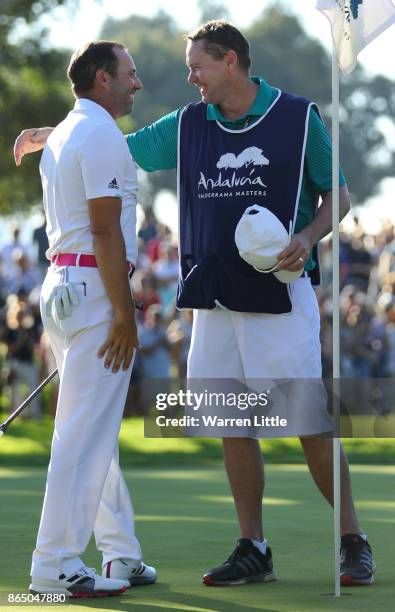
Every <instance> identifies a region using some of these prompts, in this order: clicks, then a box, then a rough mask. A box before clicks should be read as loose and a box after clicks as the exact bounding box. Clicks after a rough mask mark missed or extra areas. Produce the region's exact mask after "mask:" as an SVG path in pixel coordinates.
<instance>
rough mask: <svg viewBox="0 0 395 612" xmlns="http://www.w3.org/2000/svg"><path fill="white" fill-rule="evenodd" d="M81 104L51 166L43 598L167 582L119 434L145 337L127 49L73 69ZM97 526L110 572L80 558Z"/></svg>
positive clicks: (109, 49)
mask: <svg viewBox="0 0 395 612" xmlns="http://www.w3.org/2000/svg"><path fill="white" fill-rule="evenodd" d="M68 76H69V78H70V80H71V83H72V89H73V92H74V94H75V97H76V98H77V101H76V104H75V107H74V109H73V110H72V111H71V112H70V113H69V114H68V116H67V117H66V119H65V120H64V121H63V122H62V123H61V124H60V125H59V126H58V127H57V128H56V129H55V130H54V131H53V133H52V135H51V137H50V138H49V140H48V143H47V145H46V147H45V149H44V152H43V156H42V159H41V164H40V171H41V178H42V184H43V192H44V207H45V214H46V219H47V232H48V239H49V245H50V246H49V249H48V251H47V256H48V258H49V259H50V260H51V262H52V265H51V267H50V269H49V271H48V274H47V277H46V279H45V282H44V285H43V288H42V295H41V311H42V318H43V322H44V326H45V329H46V331H47V332H48V334H49V337H50V341H51V346H52V348H53V351H54V354H55V357H56V362H57V366H58V369H59V373H60V388H59V399H58V406H57V413H56V420H55V431H54V436H53V441H52V451H51V461H50V465H49V470H48V478H47V488H46V493H45V499H44V505H43V510H42V516H41V522H40V527H39V532H38V537H37V545H36V549H35V551H34V553H33V562H32V570H31V574H32V584H31V585H30V589H31V591H32V592H39V593H63V594H65V595H69V596H72V597H85V596H86V597H92V596H105V595H113V594H119V593H122V592H123V591H124V590H125V588H126V587H127V586H130V585H133V584H148V583H152V582H154V581H155V579H156V572H155V570H154V568H151V567H149V566H146V565H144V564H143V563H142V554H141V549H140V545H139V543H138V541H137V539H136V537H135V535H134V514H133V508H132V505H131V501H130V498H129V493H128V491H127V488H126V485H125V482H124V480H123V477H122V474H121V471H120V468H119V465H118V433H119V429H120V424H121V418H122V413H123V409H124V404H125V399H126V394H127V390H128V386H129V381H130V374H131V368H132V362H133V357H134V352H135V349H136V348H137V347H138V339H137V332H136V325H135V316H134V306H133V300H132V296H131V291H130V286H129V278H128V276H130V272H131V271H132V269H133V264H134V262H135V261H136V255H137V247H136V191H137V183H136V169H135V166H134V163H133V160H132V159H131V157H130V154H129V151H128V148H127V145H126V142H125V139H124V137H123V135H122V133H121V132H120V130H119V129H118V127H117V125H116V123H115V119H116V118H118V117H121V116H123V115H126V114H128V113H129V112H130V111H131V108H132V104H133V97H134V94H135V93H136V92H137V91H138V90H139V89H141V88H142V84H141V82H140V80H139V78H138V76H137V73H136V68H135V65H134V62H133V60H132V58H131V57H130V55H129V54H128V53H127V51H126V49H125V48H124V47H122V46H121V45H118V44H115V43H108V42H99V43H90V44H89V45H86V46H85V47H84V48H83V49H81V50H80V51H78V52H76V53H75V54H74V55H73V57H72V59H71V63H70V66H69V70H68ZM92 530H93V531H94V534H95V538H96V544H97V547H98V549H99V550H100V551H102V553H103V576H98V575H96V573H95V572H94V571H93V570H91V569H89V568H86V567H85V566H84V562H83V561H82V560H81V558H80V555H81V554H82V553H83V552H84V550H85V548H86V546H87V544H88V542H89V539H90V537H91V534H92Z"/></svg>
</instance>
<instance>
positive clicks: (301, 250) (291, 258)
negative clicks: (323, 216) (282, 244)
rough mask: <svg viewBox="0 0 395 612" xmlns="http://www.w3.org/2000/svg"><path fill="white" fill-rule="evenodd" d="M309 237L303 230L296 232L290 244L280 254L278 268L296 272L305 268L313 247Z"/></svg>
mask: <svg viewBox="0 0 395 612" xmlns="http://www.w3.org/2000/svg"><path fill="white" fill-rule="evenodd" d="M312 246H313V245H311V244H310V241H309V239H308V237H307V236H306V235H305V234H304V233H303V231H302V232H299V234H294V235H293V236H292V237H291V240H290V242H289V244H288V246H287V247H286V248H285V249H283V250H282V251H281V253H279V254H278V256H277V259H278V261H279V262H280V263H279V265H278V266H277V270H289V271H290V272H296V270H300V269H301V268H304V266H305V265H306V262H307V260H308V258H309V256H310V251H311V249H312Z"/></svg>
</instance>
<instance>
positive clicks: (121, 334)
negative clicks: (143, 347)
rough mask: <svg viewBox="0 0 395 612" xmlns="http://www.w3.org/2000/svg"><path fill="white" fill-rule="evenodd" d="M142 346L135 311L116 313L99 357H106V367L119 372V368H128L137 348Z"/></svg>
mask: <svg viewBox="0 0 395 612" xmlns="http://www.w3.org/2000/svg"><path fill="white" fill-rule="evenodd" d="M138 348H140V346H139V341H138V336H137V327H136V321H135V318H134V311H132V312H130V313H127V314H117V313H116V314H115V316H114V319H113V320H112V323H111V327H110V331H109V334H108V338H107V340H106V342H105V343H104V344H103V346H102V347H101V348H100V350H99V353H98V355H99V357H100V358H104V367H105V368H107V369H110V368H112V371H113V372H118V370H119V368H121V367H122V368H123V369H124V370H128V369H129V367H130V364H131V362H132V359H133V354H134V351H135V349H138Z"/></svg>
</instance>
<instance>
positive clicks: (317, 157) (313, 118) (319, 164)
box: [305, 107, 346, 193]
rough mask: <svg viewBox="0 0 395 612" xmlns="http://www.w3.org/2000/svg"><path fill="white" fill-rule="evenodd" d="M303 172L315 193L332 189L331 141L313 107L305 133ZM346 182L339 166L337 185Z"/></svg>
mask: <svg viewBox="0 0 395 612" xmlns="http://www.w3.org/2000/svg"><path fill="white" fill-rule="evenodd" d="M305 172H306V179H307V180H308V183H309V185H310V186H311V188H312V189H313V190H314V191H315V192H317V193H325V192H327V191H332V142H331V139H330V136H329V134H328V132H327V129H326V127H325V125H324V123H323V121H322V119H321V117H320V116H319V115H318V113H317V112H316V110H314V107H313V109H312V111H311V112H310V118H309V129H308V133H307V142H306V155H305ZM345 182H346V179H345V178H344V174H343V171H342V169H341V168H340V167H339V185H340V186H342V185H344V184H345Z"/></svg>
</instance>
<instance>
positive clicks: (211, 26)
mask: <svg viewBox="0 0 395 612" xmlns="http://www.w3.org/2000/svg"><path fill="white" fill-rule="evenodd" d="M186 39H187V40H191V41H193V42H196V41H198V40H202V41H203V49H204V51H205V53H208V54H209V55H212V56H213V57H214V59H216V60H220V59H222V58H223V57H224V56H225V54H226V53H227V51H230V50H233V51H234V52H235V53H236V55H237V59H238V61H239V66H240V68H241V69H243V70H246V71H248V70H249V69H250V67H251V59H250V45H249V44H248V40H247V39H246V38H245V36H243V34H242V33H241V32H240V31H239V30H238V29H237V28H235V27H234V26H232V24H231V23H229V22H228V21H225V20H224V19H217V20H215V21H208V22H207V23H205V24H204V25H201V26H199V27H198V28H196V30H193V31H192V32H190V33H189V34H187V35H186Z"/></svg>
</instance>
